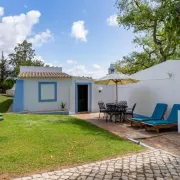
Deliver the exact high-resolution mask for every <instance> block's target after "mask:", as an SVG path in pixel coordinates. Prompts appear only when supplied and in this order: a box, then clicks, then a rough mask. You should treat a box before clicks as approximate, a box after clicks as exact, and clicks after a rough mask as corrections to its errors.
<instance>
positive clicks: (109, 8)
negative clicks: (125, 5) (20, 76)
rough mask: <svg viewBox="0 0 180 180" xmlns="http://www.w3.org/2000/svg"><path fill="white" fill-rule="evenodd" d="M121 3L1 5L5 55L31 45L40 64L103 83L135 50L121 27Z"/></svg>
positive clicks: (69, 0) (41, 0)
mask: <svg viewBox="0 0 180 180" xmlns="http://www.w3.org/2000/svg"><path fill="white" fill-rule="evenodd" d="M115 2H116V0H51V1H50V0H46V1H45V0H0V51H4V52H5V53H6V54H8V53H11V52H13V49H14V47H15V46H16V45H17V43H21V42H22V41H23V40H24V39H27V40H28V41H29V42H31V43H32V44H33V48H34V49H35V50H36V58H38V59H41V60H43V61H44V62H45V63H47V64H49V65H51V66H62V67H63V71H64V72H66V73H68V74H71V75H76V76H92V77H93V78H99V77H101V76H103V75H105V74H106V73H107V69H108V67H109V66H110V63H112V62H116V61H117V60H120V59H121V58H122V57H123V56H126V55H128V54H129V53H130V52H132V51H134V50H135V45H134V44H133V43H132V40H133V37H134V34H133V33H132V31H130V30H126V29H124V28H123V27H119V26H118V24H117V21H116V18H117V14H118V10H117V8H116V6H115Z"/></svg>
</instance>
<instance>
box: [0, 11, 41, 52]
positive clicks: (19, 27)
mask: <svg viewBox="0 0 180 180" xmlns="http://www.w3.org/2000/svg"><path fill="white" fill-rule="evenodd" d="M40 16H41V13H40V12H39V11H35V10H32V11H29V12H27V13H26V14H20V15H15V16H6V17H3V18H2V20H1V22H0V32H1V33H0V49H1V50H3V51H4V52H5V53H10V52H12V51H13V49H14V47H15V46H16V45H17V43H22V42H23V41H24V40H25V39H26V38H27V37H28V36H30V35H32V28H33V26H34V25H35V24H37V23H38V22H39V18H40Z"/></svg>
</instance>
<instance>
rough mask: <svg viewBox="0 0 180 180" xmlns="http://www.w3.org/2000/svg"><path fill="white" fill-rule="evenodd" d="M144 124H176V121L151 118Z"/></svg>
mask: <svg viewBox="0 0 180 180" xmlns="http://www.w3.org/2000/svg"><path fill="white" fill-rule="evenodd" d="M146 124H149V125H163V124H177V122H171V121H167V120H151V121H148V122H147V123H146Z"/></svg>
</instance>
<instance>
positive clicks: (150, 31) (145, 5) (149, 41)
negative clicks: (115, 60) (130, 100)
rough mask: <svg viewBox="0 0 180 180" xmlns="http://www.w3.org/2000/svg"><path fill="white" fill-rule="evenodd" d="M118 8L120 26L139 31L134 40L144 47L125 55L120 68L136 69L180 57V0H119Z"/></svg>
mask: <svg viewBox="0 0 180 180" xmlns="http://www.w3.org/2000/svg"><path fill="white" fill-rule="evenodd" d="M117 7H118V9H119V16H118V23H119V25H121V26H123V27H124V28H126V29H130V28H131V29H133V31H134V33H136V34H137V37H135V39H134V41H133V42H134V43H135V44H136V45H137V46H140V47H141V49H142V52H136V53H132V54H130V55H129V56H126V57H124V58H123V62H121V63H120V64H119V69H122V70H124V69H123V68H125V69H130V67H133V68H135V70H134V71H136V70H139V65H140V64H141V65H142V69H144V67H150V66H152V65H154V64H158V63H161V62H164V61H167V60H169V59H171V58H173V59H179V58H180V26H179V24H180V1H179V0H117ZM142 58H144V60H142ZM126 60H127V61H126ZM131 62H132V65H131ZM126 65H128V66H130V67H126ZM140 70H141V68H140ZM128 71H129V70H128ZM131 71H133V70H130V71H129V72H131Z"/></svg>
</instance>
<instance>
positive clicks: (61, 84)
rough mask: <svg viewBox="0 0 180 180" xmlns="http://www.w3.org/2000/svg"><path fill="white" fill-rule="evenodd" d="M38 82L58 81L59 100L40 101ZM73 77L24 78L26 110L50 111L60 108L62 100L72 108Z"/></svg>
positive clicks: (67, 106)
mask: <svg viewBox="0 0 180 180" xmlns="http://www.w3.org/2000/svg"><path fill="white" fill-rule="evenodd" d="M38 82H57V102H39V98H38ZM71 86H72V80H71V79H60V80H57V79H24V110H25V111H48V110H60V109H61V107H60V104H61V102H64V103H66V108H68V109H69V108H70V96H69V94H70V88H71Z"/></svg>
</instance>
